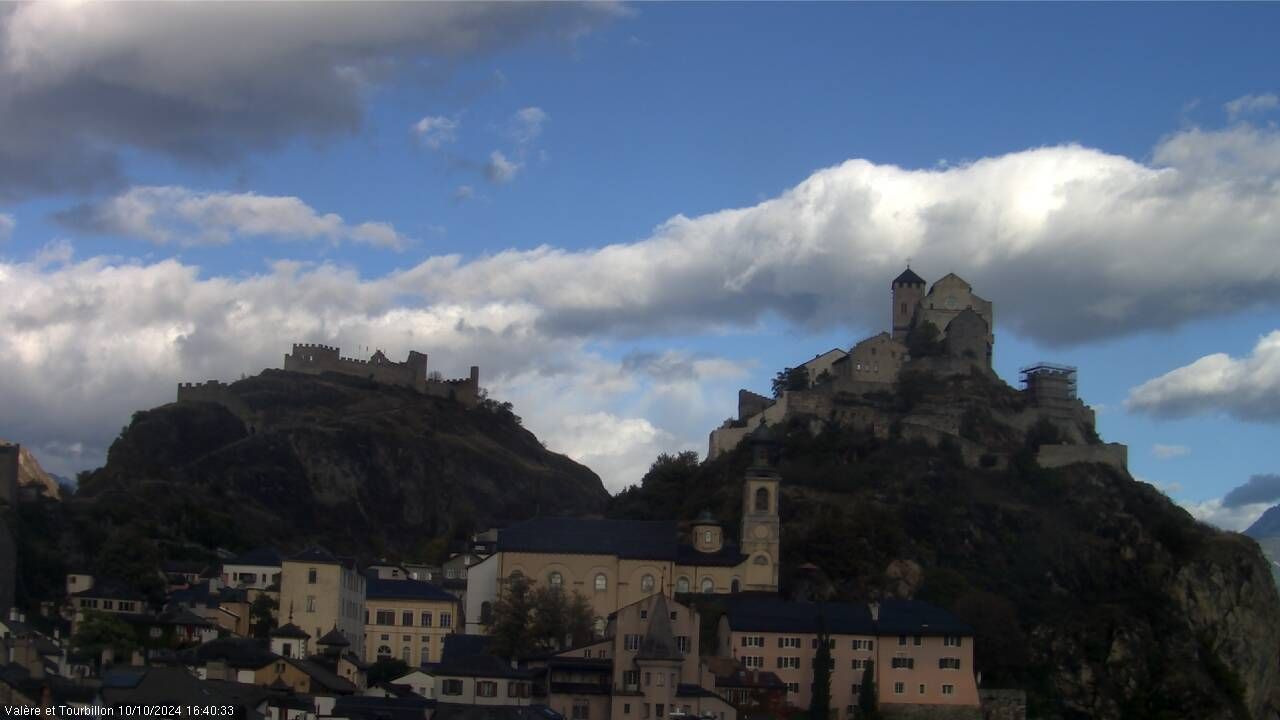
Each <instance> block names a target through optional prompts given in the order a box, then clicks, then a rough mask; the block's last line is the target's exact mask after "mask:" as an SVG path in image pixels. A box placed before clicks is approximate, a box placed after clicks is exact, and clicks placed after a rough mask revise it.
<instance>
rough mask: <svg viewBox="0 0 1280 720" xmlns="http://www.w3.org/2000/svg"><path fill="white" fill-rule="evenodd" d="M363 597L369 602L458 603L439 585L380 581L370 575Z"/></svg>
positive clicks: (366, 578)
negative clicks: (422, 601) (418, 601)
mask: <svg viewBox="0 0 1280 720" xmlns="http://www.w3.org/2000/svg"><path fill="white" fill-rule="evenodd" d="M365 597H367V598H369V599H370V600H434V601H437V602H451V603H456V602H458V598H457V597H456V596H454V595H452V594H451V593H447V592H445V591H444V590H443V589H441V587H440V586H439V585H436V584H435V583H429V582H426V581H423V580H382V579H379V578H378V576H377V575H374V574H372V573H370V574H367V575H366V576H365Z"/></svg>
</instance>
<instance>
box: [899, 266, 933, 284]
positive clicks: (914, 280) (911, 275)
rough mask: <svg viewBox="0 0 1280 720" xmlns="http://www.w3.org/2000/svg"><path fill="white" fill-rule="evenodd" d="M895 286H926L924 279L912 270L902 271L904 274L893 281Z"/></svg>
mask: <svg viewBox="0 0 1280 720" xmlns="http://www.w3.org/2000/svg"><path fill="white" fill-rule="evenodd" d="M893 284H894V285H924V284H925V282H924V278H922V277H920V276H919V275H917V274H916V273H915V271H914V270H912V269H911V268H907V269H906V270H903V271H902V274H901V275H899V276H898V277H896V278H894V279H893Z"/></svg>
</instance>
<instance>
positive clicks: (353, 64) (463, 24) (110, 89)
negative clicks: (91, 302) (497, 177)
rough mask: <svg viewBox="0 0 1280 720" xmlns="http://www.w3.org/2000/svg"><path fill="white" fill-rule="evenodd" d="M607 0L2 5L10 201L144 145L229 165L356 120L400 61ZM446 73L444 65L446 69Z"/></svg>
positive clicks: (523, 28) (90, 181)
mask: <svg viewBox="0 0 1280 720" xmlns="http://www.w3.org/2000/svg"><path fill="white" fill-rule="evenodd" d="M619 12H620V9H619V8H618V7H617V6H616V5H613V4H609V3H584V4H572V3H546V4H543V3H416V2H413V3H377V4H370V3H319V4H312V3H294V4H291V3H155V4H150V3H148V4H133V3H114V2H103V3H70V2H67V3H63V2H50V3H30V4H21V5H14V6H12V7H7V8H4V9H3V10H0V127H3V128H4V129H5V132H4V133H3V135H0V199H4V198H15V197H25V196H30V195H38V194H47V193H59V192H63V191H66V190H83V189H86V188H94V187H102V186H112V185H119V184H122V182H123V178H122V170H121V167H120V166H121V160H120V158H121V154H122V153H123V152H124V151H125V149H126V148H129V147H132V148H140V149H143V150H146V151H150V152H155V153H160V154H163V155H165V156H168V157H170V158H174V159H177V160H179V161H184V162H192V163H199V164H217V163H225V162H229V161H233V160H236V159H238V158H240V157H242V156H243V155H244V154H246V153H249V152H253V151H259V150H271V149H275V148H279V147H281V146H283V145H284V144H285V143H287V142H288V141H289V140H290V139H292V138H294V137H297V136H306V137H329V136H334V135H340V134H345V133H352V132H355V131H356V130H358V129H359V128H360V126H361V124H362V122H363V120H364V107H365V104H366V102H367V100H368V98H369V97H370V95H371V94H372V92H373V91H374V90H376V89H377V88H378V87H380V86H382V85H383V84H384V83H386V82H387V81H388V80H390V79H391V78H393V77H395V76H397V75H398V73H399V71H400V70H401V69H402V68H405V69H409V72H417V73H420V72H421V69H422V68H423V67H429V68H431V72H436V73H443V72H446V71H445V70H444V69H443V68H447V67H451V66H453V65H454V64H456V62H457V61H461V60H466V59H468V58H472V57H475V56H480V55H488V54H492V53H495V52H499V51H501V50H504V49H506V48H510V47H513V46H517V45H519V44H522V43H523V42H525V41H526V40H528V39H530V38H536V37H546V36H558V37H559V38H562V39H564V40H567V41H571V40H572V38H574V37H577V36H579V35H581V34H582V33H583V32H586V31H589V30H591V29H592V28H595V27H597V26H599V25H600V24H602V23H604V22H607V21H609V20H610V19H611V18H613V17H616V16H617V15H618V14H619ZM437 68H439V70H437Z"/></svg>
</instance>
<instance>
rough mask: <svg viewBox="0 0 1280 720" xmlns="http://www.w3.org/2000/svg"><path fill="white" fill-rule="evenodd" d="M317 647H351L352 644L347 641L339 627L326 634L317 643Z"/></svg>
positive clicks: (334, 627)
mask: <svg viewBox="0 0 1280 720" xmlns="http://www.w3.org/2000/svg"><path fill="white" fill-rule="evenodd" d="M316 644H317V645H329V646H332V647H350V645H351V643H350V642H349V641H348V640H347V636H346V635H343V634H342V631H341V630H339V629H338V626H337V625H334V626H333V629H332V630H330V631H329V632H327V633H325V634H324V636H323V637H321V638H320V639H319V640H317V641H316Z"/></svg>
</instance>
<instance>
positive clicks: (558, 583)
mask: <svg viewBox="0 0 1280 720" xmlns="http://www.w3.org/2000/svg"><path fill="white" fill-rule="evenodd" d="M547 582H548V583H550V584H551V587H553V588H558V587H563V586H564V576H563V575H561V574H560V573H558V572H553V573H551V574H550V575H548V576H547Z"/></svg>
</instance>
